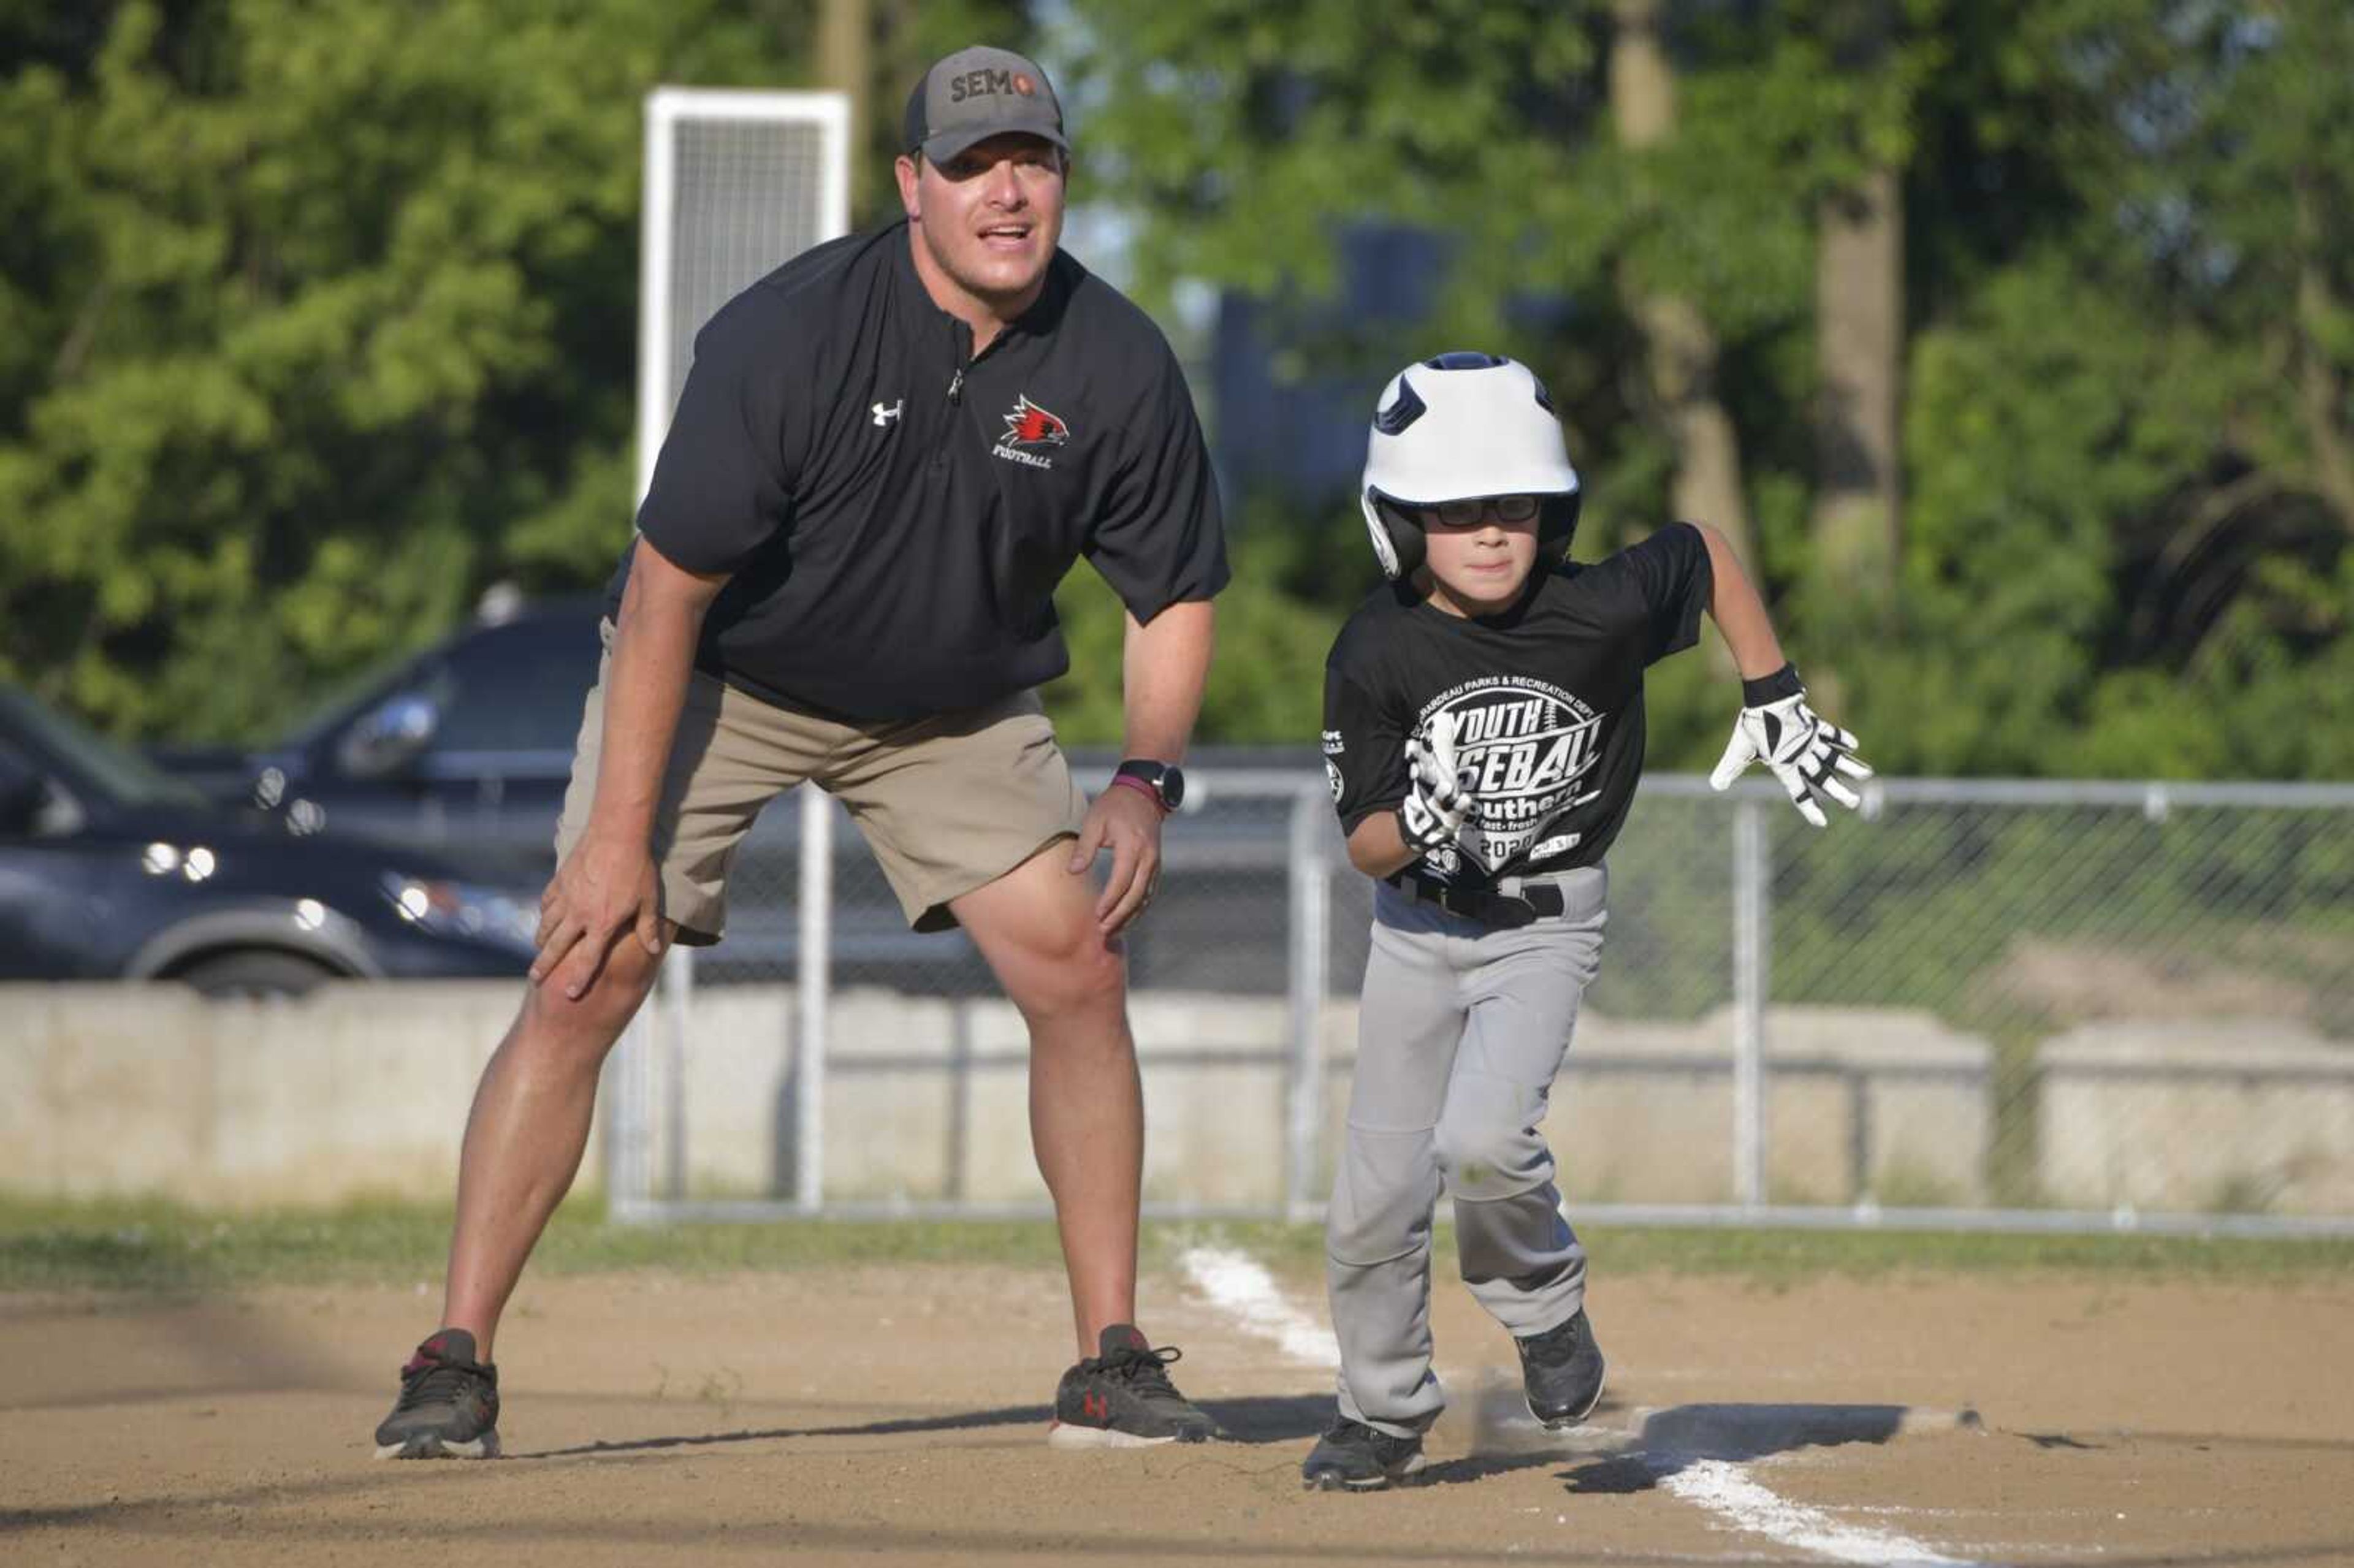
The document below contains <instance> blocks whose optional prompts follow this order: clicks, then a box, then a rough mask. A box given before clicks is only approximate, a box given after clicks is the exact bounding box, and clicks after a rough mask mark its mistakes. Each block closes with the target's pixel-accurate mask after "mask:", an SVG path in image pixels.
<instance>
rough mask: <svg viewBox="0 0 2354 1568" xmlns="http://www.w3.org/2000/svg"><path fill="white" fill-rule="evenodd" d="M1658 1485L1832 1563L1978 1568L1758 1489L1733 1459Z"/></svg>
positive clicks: (1702, 1463) (1684, 1471)
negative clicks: (1826, 1558)
mask: <svg viewBox="0 0 2354 1568" xmlns="http://www.w3.org/2000/svg"><path fill="white" fill-rule="evenodd" d="M1659 1485H1660V1486H1661V1487H1662V1488H1664V1489H1666V1490H1668V1491H1670V1492H1671V1493H1673V1494H1674V1495H1675V1496H1677V1497H1679V1498H1681V1499H1683V1500H1684V1501H1686V1502H1688V1503H1693V1504H1696V1505H1697V1506H1699V1507H1701V1508H1703V1509H1705V1510H1708V1511H1709V1512H1710V1513H1712V1514H1714V1515H1716V1517H1717V1518H1719V1519H1721V1520H1724V1521H1725V1522H1726V1523H1728V1524H1730V1525H1733V1526H1734V1527H1735V1528H1736V1529H1740V1530H1744V1531H1748V1532H1749V1533H1751V1534H1753V1535H1762V1536H1765V1538H1766V1539H1768V1540H1769V1541H1774V1542H1779V1543H1780V1544H1782V1545H1784V1546H1789V1547H1795V1548H1797V1550H1798V1551H1801V1552H1815V1553H1816V1554H1818V1555H1819V1556H1823V1557H1828V1558H1829V1559H1830V1560H1831V1561H1832V1562H1834V1563H1873V1564H1884V1565H1886V1568H1977V1565H1976V1564H1974V1563H1969V1562H1968V1561H1967V1559H1964V1558H1960V1557H1948V1556H1946V1554H1945V1553H1944V1552H1939V1551H1937V1550H1936V1549H1935V1547H1933V1546H1928V1545H1925V1544H1924V1543H1923V1542H1918V1541H1915V1540H1914V1539H1913V1538H1912V1537H1910V1536H1906V1535H1894V1534H1891V1533H1888V1532H1886V1531H1877V1530H1864V1529H1860V1528H1858V1527H1857V1526H1855V1525H1851V1524H1846V1523H1843V1522H1841V1521H1840V1520H1838V1519H1836V1518H1834V1517H1833V1516H1831V1515H1830V1514H1829V1513H1826V1512H1824V1511H1823V1510H1820V1509H1815V1508H1808V1507H1807V1506H1806V1505H1805V1504H1803V1503H1794V1502H1792V1501H1790V1500H1789V1499H1787V1498H1785V1497H1782V1496H1780V1495H1779V1494H1777V1493H1776V1492H1774V1491H1772V1490H1770V1489H1766V1488H1765V1487H1762V1486H1760V1485H1758V1484H1757V1482H1756V1481H1755V1479H1753V1478H1751V1477H1750V1475H1749V1472H1748V1471H1747V1470H1746V1469H1745V1468H1744V1467H1742V1466H1740V1465H1736V1464H1734V1463H1733V1462H1731V1461H1730V1460H1726V1459H1699V1460H1695V1461H1693V1462H1692V1463H1691V1464H1688V1465H1685V1466H1683V1467H1681V1468H1680V1469H1677V1470H1675V1471H1674V1472H1673V1473H1671V1474H1668V1475H1663V1476H1661V1477H1660V1478H1659Z"/></svg>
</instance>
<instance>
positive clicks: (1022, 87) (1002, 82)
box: [899, 44, 1071, 164]
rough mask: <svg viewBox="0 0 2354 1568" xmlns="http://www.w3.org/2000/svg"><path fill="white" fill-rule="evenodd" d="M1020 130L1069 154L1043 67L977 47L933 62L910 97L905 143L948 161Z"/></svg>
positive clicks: (903, 128) (903, 129)
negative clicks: (977, 144)
mask: <svg viewBox="0 0 2354 1568" xmlns="http://www.w3.org/2000/svg"><path fill="white" fill-rule="evenodd" d="M1007 132H1021V133H1022V134H1023V135H1025V136H1043V137H1044V138H1045V139H1046V140H1047V141H1049V142H1051V143H1054V144H1055V146H1057V147H1060V148H1062V149H1063V151H1065V152H1066V153H1067V152H1069V151H1070V150H1071V144H1070V143H1068V142H1066V141H1065V140H1064V139H1063V106H1062V104H1061V102H1060V101H1057V100H1056V99H1055V90H1054V88H1053V86H1052V85H1050V84H1049V83H1048V82H1047V80H1046V73H1045V72H1044V71H1043V70H1040V69H1038V63H1037V62H1036V61H1035V60H1032V59H1029V58H1024V57H1023V56H1021V55H1017V54H1015V53H1014V52H1013V50H1012V49H992V48H988V47H987V46H985V45H980V44H976V45H974V46H973V47H972V48H966V49H959V50H958V51H957V52H956V53H954V54H952V55H949V57H947V58H945V59H940V60H937V61H935V62H933V65H932V69H929V70H928V71H926V72H925V73H924V79H923V80H921V81H919V82H917V84H916V90H915V91H914V92H912V93H910V94H909V95H908V97H907V119H906V121H905V122H903V124H902V126H901V133H900V137H899V145H900V146H902V147H903V148H905V149H906V150H907V151H908V152H910V153H917V152H920V153H922V154H924V156H925V157H927V158H928V159H930V160H931V161H932V162H933V163H935V164H938V163H945V162H946V161H947V160H949V159H950V158H953V157H955V156H956V155H957V154H959V153H961V152H963V151H964V150H965V149H966V148H967V147H970V146H971V145H972V144H973V143H976V142H986V141H988V140H989V139H990V138H991V136H1002V135H1004V134H1006V133H1007Z"/></svg>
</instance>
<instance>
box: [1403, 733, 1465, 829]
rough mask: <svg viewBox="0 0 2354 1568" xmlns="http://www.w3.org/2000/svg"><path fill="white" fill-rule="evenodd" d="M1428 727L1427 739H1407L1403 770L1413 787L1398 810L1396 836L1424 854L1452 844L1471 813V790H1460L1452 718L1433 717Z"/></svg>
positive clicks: (1407, 737) (1461, 783) (1417, 734)
mask: <svg viewBox="0 0 2354 1568" xmlns="http://www.w3.org/2000/svg"><path fill="white" fill-rule="evenodd" d="M1428 728H1429V733H1430V738H1429V739H1428V740H1425V739H1424V738H1423V736H1422V735H1421V734H1420V733H1419V732H1417V733H1416V734H1414V735H1410V736H1406V740H1405V762H1406V770H1407V774H1408V777H1409V778H1410V779H1411V780H1412V784H1413V788H1412V789H1408V790H1407V791H1406V797H1405V801H1404V802H1403V803H1401V804H1400V805H1399V807H1398V832H1399V836H1401V837H1402V838H1404V839H1405V842H1406V843H1407V845H1408V846H1409V847H1411V848H1413V849H1416V850H1420V851H1423V852H1428V851H1430V850H1434V849H1437V848H1438V847H1439V846H1440V845H1441V844H1451V843H1453V842H1455V838H1456V835H1457V834H1458V833H1459V832H1462V830H1463V819H1464V818H1465V817H1467V816H1469V814H1470V812H1471V795H1470V791H1469V790H1467V789H1464V788H1463V780H1462V779H1461V777H1460V770H1459V768H1458V766H1457V763H1456V760H1455V720H1454V718H1453V716H1452V715H1447V714H1437V715H1432V717H1431V721H1430V724H1429V726H1428Z"/></svg>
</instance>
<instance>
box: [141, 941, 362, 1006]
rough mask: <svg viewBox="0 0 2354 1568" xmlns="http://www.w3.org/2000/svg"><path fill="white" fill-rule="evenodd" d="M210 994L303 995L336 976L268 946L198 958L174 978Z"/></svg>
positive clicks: (325, 969)
mask: <svg viewBox="0 0 2354 1568" xmlns="http://www.w3.org/2000/svg"><path fill="white" fill-rule="evenodd" d="M172 978H173V979H174V980H178V981H180V982H181V983H182V984H184V985H191V986H194V987H196V990H197V991H201V992H203V993H204V994H205V995H207V996H213V997H221V996H303V995H307V994H308V993H310V992H311V991H316V990H317V989H318V988H319V987H320V985H321V984H323V982H325V981H327V980H334V978H335V971H334V969H329V968H328V967H327V966H326V965H324V964H322V963H319V962H317V961H316V960H314V959H306V958H303V957H302V955H300V954H299V953H280V952H273V951H271V950H270V949H269V948H249V949H247V950H245V951H243V952H234V953H217V954H215V955H214V956H213V957H211V958H207V959H197V960H196V962H195V963H193V964H190V965H188V966H187V968H186V969H182V970H180V971H179V972H178V973H177V974H175V975H174V976H173V977H172Z"/></svg>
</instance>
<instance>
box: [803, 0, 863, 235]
mask: <svg viewBox="0 0 2354 1568" xmlns="http://www.w3.org/2000/svg"><path fill="white" fill-rule="evenodd" d="M874 25H875V16H874V11H873V7H872V6H871V5H870V4H869V0H822V4H821V5H820V7H819V11H818V25H817V70H818V80H819V81H820V82H821V83H822V84H823V85H824V86H826V87H829V88H832V90H835V91H837V92H843V93H847V94H849V96H850V157H851V166H852V167H853V168H854V169H863V168H864V167H865V165H866V148H867V144H868V135H867V123H866V115H867V101H868V100H869V99H870V98H871V97H872V96H873V94H872V92H871V89H872V87H873V85H874V79H875V76H874V70H875V67H874V55H873V51H872V48H871V44H872V40H873V38H874V36H875V33H874ZM869 184H870V182H868V181H865V180H863V179H854V180H852V181H851V204H852V205H853V206H854V207H864V205H865V201H866V195H867V193H866V192H865V190H864V187H865V186H866V185H869Z"/></svg>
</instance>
